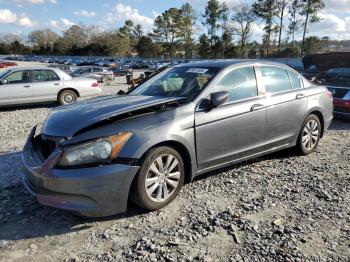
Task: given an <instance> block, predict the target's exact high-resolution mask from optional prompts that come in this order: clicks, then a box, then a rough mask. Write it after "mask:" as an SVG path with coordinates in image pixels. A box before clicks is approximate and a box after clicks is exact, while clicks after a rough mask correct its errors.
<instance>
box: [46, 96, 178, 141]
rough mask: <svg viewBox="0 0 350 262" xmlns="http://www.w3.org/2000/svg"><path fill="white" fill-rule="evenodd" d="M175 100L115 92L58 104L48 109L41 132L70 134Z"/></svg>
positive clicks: (55, 134)
mask: <svg viewBox="0 0 350 262" xmlns="http://www.w3.org/2000/svg"><path fill="white" fill-rule="evenodd" d="M177 100H179V98H165V97H152V96H116V95H114V96H104V97H98V98H94V99H90V100H86V101H82V102H77V103H73V104H69V105H66V106H60V107H57V108H55V109H53V110H52V111H51V112H50V114H49V115H48V117H47V119H46V121H45V123H44V125H43V127H42V133H43V134H45V135H48V136H55V137H73V136H74V135H75V134H76V133H77V132H79V131H80V130H82V129H85V128H87V127H89V126H91V125H94V124H96V123H99V122H101V121H105V120H108V119H111V118H114V117H117V116H120V115H123V114H126V113H130V112H133V111H136V110H139V109H143V108H148V107H153V106H158V105H162V104H167V103H170V102H175V101H177Z"/></svg>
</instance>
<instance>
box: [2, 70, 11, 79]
mask: <svg viewBox="0 0 350 262" xmlns="http://www.w3.org/2000/svg"><path fill="white" fill-rule="evenodd" d="M9 72H11V70H5V71H2V72H0V79H1V78H3V77H4V76H5V75H7V73H9Z"/></svg>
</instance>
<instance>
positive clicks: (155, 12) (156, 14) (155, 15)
mask: <svg viewBox="0 0 350 262" xmlns="http://www.w3.org/2000/svg"><path fill="white" fill-rule="evenodd" d="M152 15H153V16H154V17H155V18H157V17H158V16H160V15H161V13H159V12H157V11H152Z"/></svg>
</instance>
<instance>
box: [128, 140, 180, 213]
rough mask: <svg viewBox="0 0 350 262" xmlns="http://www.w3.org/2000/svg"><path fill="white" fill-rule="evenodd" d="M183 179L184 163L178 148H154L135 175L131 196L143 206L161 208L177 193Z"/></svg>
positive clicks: (134, 201) (148, 208) (149, 208)
mask: <svg viewBox="0 0 350 262" xmlns="http://www.w3.org/2000/svg"><path fill="white" fill-rule="evenodd" d="M184 178H185V167H184V163H183V160H182V157H181V155H180V154H179V153H178V152H177V151H176V150H175V149H173V148H171V147H167V146H162V147H157V148H154V149H151V150H150V151H149V152H148V153H147V154H146V156H145V157H144V159H143V162H142V165H141V168H140V170H139V172H138V174H137V176H136V177H135V180H134V182H133V185H132V189H131V194H130V199H131V201H132V202H133V203H134V204H135V205H137V206H139V207H141V208H144V209H147V210H157V209H160V208H162V207H164V206H166V205H168V204H169V203H170V202H171V201H173V200H174V198H175V197H176V196H177V195H178V193H179V191H180V189H181V187H182V185H183V183H184Z"/></svg>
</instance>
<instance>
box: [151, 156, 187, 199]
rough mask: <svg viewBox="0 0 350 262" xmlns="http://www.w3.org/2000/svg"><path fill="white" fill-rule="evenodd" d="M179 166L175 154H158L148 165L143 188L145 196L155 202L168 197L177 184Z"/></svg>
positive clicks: (179, 173) (179, 177)
mask: <svg viewBox="0 0 350 262" xmlns="http://www.w3.org/2000/svg"><path fill="white" fill-rule="evenodd" d="M180 179H181V166H180V162H179V160H178V159H177V157H176V156H174V155H172V154H163V155H160V156H158V157H157V158H156V159H155V160H154V161H153V163H152V164H151V165H150V167H149V169H148V172H147V176H146V180H145V189H146V193H147V196H148V197H149V198H150V199H151V200H153V201H155V202H164V201H166V200H167V199H169V198H170V197H171V196H172V195H173V194H174V192H175V191H176V189H177V188H178V186H179V183H180Z"/></svg>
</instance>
